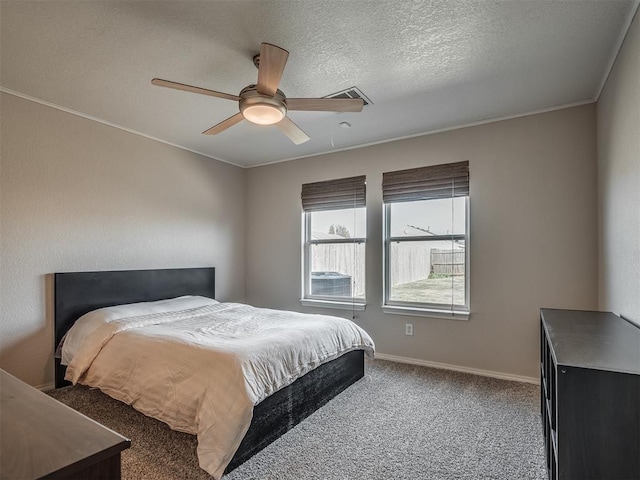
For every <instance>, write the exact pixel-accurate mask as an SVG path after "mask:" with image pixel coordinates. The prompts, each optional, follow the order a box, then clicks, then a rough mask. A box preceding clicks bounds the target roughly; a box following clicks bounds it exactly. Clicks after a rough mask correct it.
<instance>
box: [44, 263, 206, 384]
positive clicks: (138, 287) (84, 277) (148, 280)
mask: <svg viewBox="0 0 640 480" xmlns="http://www.w3.org/2000/svg"><path fill="white" fill-rule="evenodd" d="M54 291H55V300H54V306H55V311H54V320H53V322H54V329H55V335H54V339H55V344H54V349H55V348H56V347H57V346H58V344H59V343H60V340H62V337H63V336H64V334H65V333H67V331H68V330H69V329H70V328H71V326H72V325H73V324H74V323H75V321H76V320H77V319H78V318H80V317H81V316H82V315H84V314H85V313H87V312H90V311H92V310H96V309H98V308H102V307H110V306H113V305H123V304H126V303H137V302H153V301H155V300H163V299H166V298H175V297H180V296H182V295H200V296H203V297H210V298H215V268H213V267H205V268H174V269H164V270H119V271H107V272H68V273H55V274H54ZM55 365H56V371H55V377H56V388H59V387H62V386H64V385H68V384H69V383H68V382H66V381H65V380H64V373H65V370H66V367H65V366H64V365H61V364H60V359H58V358H56V359H55Z"/></svg>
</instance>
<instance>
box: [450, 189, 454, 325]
mask: <svg viewBox="0 0 640 480" xmlns="http://www.w3.org/2000/svg"><path fill="white" fill-rule="evenodd" d="M454 195H455V181H454V179H453V178H452V179H451V231H450V234H451V256H450V257H449V258H450V264H451V316H452V317H453V292H454V289H453V279H454V275H455V272H454V271H453V258H454V255H455V254H454V251H455V250H454V248H453V247H454V244H453V242H454V239H453V229H454V227H453V226H454V225H455V223H456V222H455V218H454V216H455V208H454V201H453V199H454V198H455V196H454Z"/></svg>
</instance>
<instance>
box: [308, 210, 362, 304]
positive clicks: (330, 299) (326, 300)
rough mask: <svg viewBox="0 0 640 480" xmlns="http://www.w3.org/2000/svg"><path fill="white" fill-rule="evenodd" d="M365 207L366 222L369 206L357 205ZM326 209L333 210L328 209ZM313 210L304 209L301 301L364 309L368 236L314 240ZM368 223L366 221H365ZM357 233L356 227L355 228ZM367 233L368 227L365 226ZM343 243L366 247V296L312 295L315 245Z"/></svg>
mask: <svg viewBox="0 0 640 480" xmlns="http://www.w3.org/2000/svg"><path fill="white" fill-rule="evenodd" d="M356 208H363V209H364V211H365V222H366V219H367V217H366V213H367V208H366V206H365V207H356ZM334 210H336V211H337V210H347V209H334ZM325 211H331V210H330V209H327V210H325ZM313 213H314V212H313V211H303V212H302V215H303V222H302V224H303V248H302V298H301V299H300V303H302V304H303V305H305V306H322V307H328V308H338V309H347V310H364V308H365V306H366V267H367V265H366V263H367V262H366V251H367V250H366V249H367V238H366V236H365V237H353V238H344V239H317V240H314V239H312V238H311V215H312V214H313ZM365 225H366V223H365ZM354 233H355V229H354ZM365 234H366V227H365ZM332 244H335V245H341V244H363V245H364V249H365V261H364V265H363V267H364V272H365V274H364V278H363V282H364V291H365V296H364V297H355V296H353V295H351V296H350V297H335V296H329V295H312V294H311V249H312V246H313V245H332Z"/></svg>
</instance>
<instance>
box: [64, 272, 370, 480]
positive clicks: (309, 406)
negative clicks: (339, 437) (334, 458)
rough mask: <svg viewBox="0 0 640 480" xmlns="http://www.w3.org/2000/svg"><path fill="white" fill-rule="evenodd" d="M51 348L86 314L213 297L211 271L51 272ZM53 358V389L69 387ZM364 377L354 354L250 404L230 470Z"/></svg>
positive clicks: (361, 354) (358, 354)
mask: <svg viewBox="0 0 640 480" xmlns="http://www.w3.org/2000/svg"><path fill="white" fill-rule="evenodd" d="M54 290H55V300H54V303H55V313H54V328H55V335H54V337H55V345H54V348H56V347H57V346H58V344H59V343H60V341H61V340H62V337H63V336H64V334H65V333H66V332H67V331H68V330H69V329H70V328H71V326H72V325H73V324H74V322H75V321H76V320H77V319H78V318H80V317H81V316H82V315H84V314H85V313H87V312H90V311H91V310H95V309H97V308H102V307H108V306H113V305H122V304H126V303H137V302H151V301H155V300H162V299H166V298H174V297H179V296H182V295H201V296H204V297H210V298H215V269H214V268H212V267H207V268H180V269H164V270H123V271H105V272H69V273H56V274H54ZM65 371H66V367H65V366H64V365H61V364H60V359H58V358H56V359H55V382H56V388H59V387H63V386H65V385H69V382H67V381H65V380H64V374H65ZM363 376H364V351H363V350H355V351H352V352H348V353H346V354H344V355H342V356H341V357H339V358H337V359H335V360H332V361H331V362H328V363H325V364H324V365H321V366H319V367H318V368H316V369H315V370H312V371H311V372H309V373H307V374H306V375H304V376H303V377H301V378H299V379H297V380H296V381H295V382H293V383H292V384H291V385H289V386H288V387H285V388H283V389H281V390H279V391H277V392H275V393H274V394H273V395H271V396H269V397H267V398H265V399H264V400H263V401H262V402H260V403H259V404H258V405H256V406H255V408H254V411H253V420H252V421H251V426H250V427H249V430H248V431H247V433H246V435H245V437H244V439H243V441H242V443H241V444H240V447H239V448H238V450H237V452H236V453H235V455H234V457H233V459H232V460H231V462H230V463H229V465H228V466H227V468H226V470H225V473H228V472H230V471H231V470H233V469H234V468H236V467H237V466H239V465H240V464H242V463H243V462H245V461H246V460H248V459H249V458H250V457H252V456H253V455H255V454H256V453H257V452H259V451H260V450H262V449H263V448H264V447H266V446H267V445H269V444H270V443H271V442H273V441H274V440H276V439H277V438H279V437H280V436H281V435H282V434H284V433H285V432H287V431H289V430H290V429H292V428H293V427H294V426H296V425H297V424H298V423H300V422H301V421H302V420H304V419H305V418H306V417H308V416H309V415H310V414H311V413H313V412H314V411H316V410H317V409H318V408H320V407H322V406H323V405H325V404H326V403H327V402H328V401H329V400H331V399H332V398H333V397H335V396H336V395H338V394H339V393H340V392H342V391H343V390H345V389H346V388H347V387H348V386H350V385H352V384H353V383H355V382H356V381H358V380H359V379H360V378H362V377H363Z"/></svg>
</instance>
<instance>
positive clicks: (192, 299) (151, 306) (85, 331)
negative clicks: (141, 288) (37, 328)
mask: <svg viewBox="0 0 640 480" xmlns="http://www.w3.org/2000/svg"><path fill="white" fill-rule="evenodd" d="M216 303H218V301H216V300H214V299H212V298H207V297H196V296H184V297H177V298H170V299H168V300H158V301H157V302H141V303H128V304H125V305H114V306H113V307H104V308H99V309H98V310H93V311H91V312H89V313H85V314H84V315H83V316H81V317H80V318H79V319H78V320H77V321H76V323H74V325H73V326H72V327H71V328H70V329H69V331H68V332H67V334H66V335H65V336H64V338H63V344H62V358H61V363H62V365H69V362H70V361H71V359H73V357H74V356H75V354H76V353H77V351H78V350H79V349H80V346H81V345H82V342H83V341H84V339H85V338H87V337H88V336H89V335H91V333H93V332H94V331H95V330H96V329H97V328H98V327H100V326H101V325H104V324H105V323H109V322H113V321H115V320H120V319H122V318H127V317H138V316H140V315H148V314H151V313H163V312H178V311H180V310H188V309H190V308H197V307H203V306H205V305H213V304H216Z"/></svg>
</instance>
